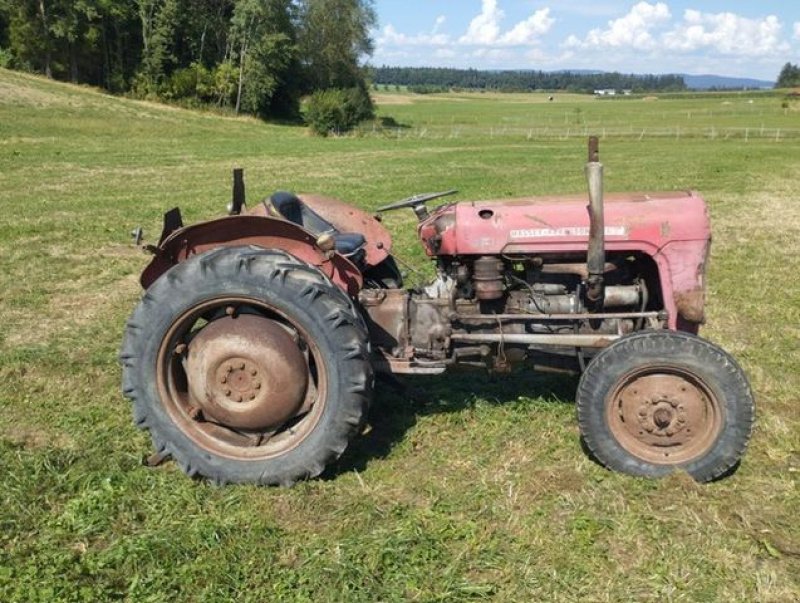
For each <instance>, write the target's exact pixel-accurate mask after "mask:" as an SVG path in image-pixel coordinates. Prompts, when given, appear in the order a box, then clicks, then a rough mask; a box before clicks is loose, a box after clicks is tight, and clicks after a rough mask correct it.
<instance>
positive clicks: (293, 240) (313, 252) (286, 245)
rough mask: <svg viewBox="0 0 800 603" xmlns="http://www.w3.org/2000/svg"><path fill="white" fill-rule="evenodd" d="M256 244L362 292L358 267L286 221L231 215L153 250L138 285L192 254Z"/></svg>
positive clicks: (174, 235) (185, 230)
mask: <svg viewBox="0 0 800 603" xmlns="http://www.w3.org/2000/svg"><path fill="white" fill-rule="evenodd" d="M245 245H255V246H257V247H263V248H265V249H280V250H282V251H285V252H286V253H289V254H291V255H293V256H294V257H296V258H297V259H299V260H302V261H304V262H306V263H307V264H310V265H311V266H315V267H317V268H318V269H319V270H320V271H321V272H322V273H323V274H325V275H326V276H327V277H328V278H330V279H331V281H333V282H334V283H335V284H336V285H337V286H338V287H339V288H340V289H342V290H343V291H344V292H345V293H347V294H348V295H349V296H350V297H353V298H354V297H355V296H356V295H358V292H359V291H360V290H361V287H362V285H363V278H362V276H361V273H360V272H359V270H358V268H357V267H356V266H355V265H354V264H353V263H352V262H351V261H350V260H348V259H347V258H345V257H344V256H342V255H340V254H338V253H333V252H327V253H326V252H325V251H323V250H322V249H320V248H319V247H318V246H317V244H316V238H315V237H314V236H313V235H311V234H310V233H308V232H307V231H305V230H303V229H302V228H301V227H299V226H297V225H296V224H293V223H291V222H286V221H285V220H278V219H275V218H268V217H261V216H252V215H244V216H231V217H226V218H220V219H217V220H211V221H209V222H200V223H198V224H193V225H192V226H187V227H185V228H180V229H178V230H176V231H174V232H172V233H171V234H169V236H167V237H166V238H165V239H164V240H163V241H162V242H160V243H159V244H158V246H157V247H155V248H154V249H153V251H154V253H155V257H154V258H153V260H152V261H151V262H150V264H149V265H148V266H147V268H145V269H144V272H142V276H141V278H140V282H141V284H142V287H144V288H145V289H147V288H149V287H150V285H152V284H153V283H154V282H155V281H156V280H157V279H158V278H159V277H160V276H161V275H162V274H164V273H165V272H166V271H167V270H169V269H170V268H172V267H173V266H175V265H177V264H180V263H181V262H183V261H185V260H187V259H188V258H190V257H192V256H193V255H197V254H199V253H203V252H205V251H209V250H211V249H217V248H220V247H240V246H245Z"/></svg>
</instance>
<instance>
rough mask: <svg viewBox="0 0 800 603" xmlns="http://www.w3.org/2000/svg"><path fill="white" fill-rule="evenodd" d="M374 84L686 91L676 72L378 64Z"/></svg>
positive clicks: (517, 89)
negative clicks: (495, 69) (526, 69)
mask: <svg viewBox="0 0 800 603" xmlns="http://www.w3.org/2000/svg"><path fill="white" fill-rule="evenodd" d="M371 78H372V81H373V82H374V83H375V84H378V85H388V86H407V87H409V88H411V89H419V90H420V91H423V92H424V91H431V90H432V89H433V90H452V89H463V90H496V91H502V92H530V91H533V90H564V91H569V92H593V91H594V90H600V89H611V88H613V89H616V90H633V91H634V92H649V91H662V92H678V91H682V90H686V82H684V80H683V77H681V76H679V75H628V74H623V73H582V72H572V71H555V72H545V71H484V70H478V69H450V68H437V67H386V66H384V67H378V68H374V69H372V70H371Z"/></svg>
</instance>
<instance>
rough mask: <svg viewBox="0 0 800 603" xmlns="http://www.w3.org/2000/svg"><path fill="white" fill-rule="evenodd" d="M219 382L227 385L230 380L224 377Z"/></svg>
mask: <svg viewBox="0 0 800 603" xmlns="http://www.w3.org/2000/svg"><path fill="white" fill-rule="evenodd" d="M219 382H220V383H227V382H228V378H227V377H225V376H224V375H223V376H222V377H220V379H219Z"/></svg>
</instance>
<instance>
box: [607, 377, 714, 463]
mask: <svg viewBox="0 0 800 603" xmlns="http://www.w3.org/2000/svg"><path fill="white" fill-rule="evenodd" d="M606 417H607V420H608V426H609V429H610V430H611V432H612V434H613V435H614V437H615V438H616V439H617V441H618V442H619V443H620V445H621V446H622V447H623V448H625V449H626V450H627V451H628V452H629V453H631V454H632V455H634V456H636V457H638V458H640V459H642V460H644V461H647V462H650V463H655V464H659V465H677V464H683V463H687V462H690V461H692V460H694V459H697V458H700V457H701V456H703V454H705V453H706V452H707V451H708V449H709V448H710V447H711V446H713V444H714V442H715V441H716V439H717V437H718V436H719V434H720V432H721V430H722V425H723V422H724V412H723V408H722V405H721V404H720V402H719V400H717V398H716V397H715V396H714V394H713V392H712V391H711V389H710V388H708V387H707V386H706V385H705V384H703V383H702V382H701V381H700V380H699V379H697V378H696V377H695V376H694V375H693V374H691V373H690V372H688V371H685V370H683V369H681V368H678V367H670V366H651V367H644V368H640V369H637V370H636V371H633V372H632V373H630V374H628V375H627V376H625V377H624V378H623V379H621V380H620V383H619V385H618V386H617V387H616V388H615V389H614V390H613V391H612V392H611V394H610V395H609V396H608V398H607V400H606Z"/></svg>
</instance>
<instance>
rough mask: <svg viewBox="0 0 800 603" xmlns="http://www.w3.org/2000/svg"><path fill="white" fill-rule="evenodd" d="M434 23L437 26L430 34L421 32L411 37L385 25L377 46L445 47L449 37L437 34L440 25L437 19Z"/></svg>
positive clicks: (391, 26) (448, 42)
mask: <svg viewBox="0 0 800 603" xmlns="http://www.w3.org/2000/svg"><path fill="white" fill-rule="evenodd" d="M436 21H437V24H436V26H434V28H433V30H431V32H430V33H425V32H423V33H418V34H416V35H413V36H410V35H408V34H404V33H401V32H399V31H397V30H396V29H395V28H394V26H393V25H391V24H390V25H387V26H386V27H384V28H383V29H382V30H381V33H380V35H379V36H378V40H377V42H378V46H379V47H385V46H447V45H448V44H450V42H451V39H450V36H448V35H447V34H443V33H437V32H438V30H439V27H440V26H441V24H440V23H439V19H437V20H436Z"/></svg>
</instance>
